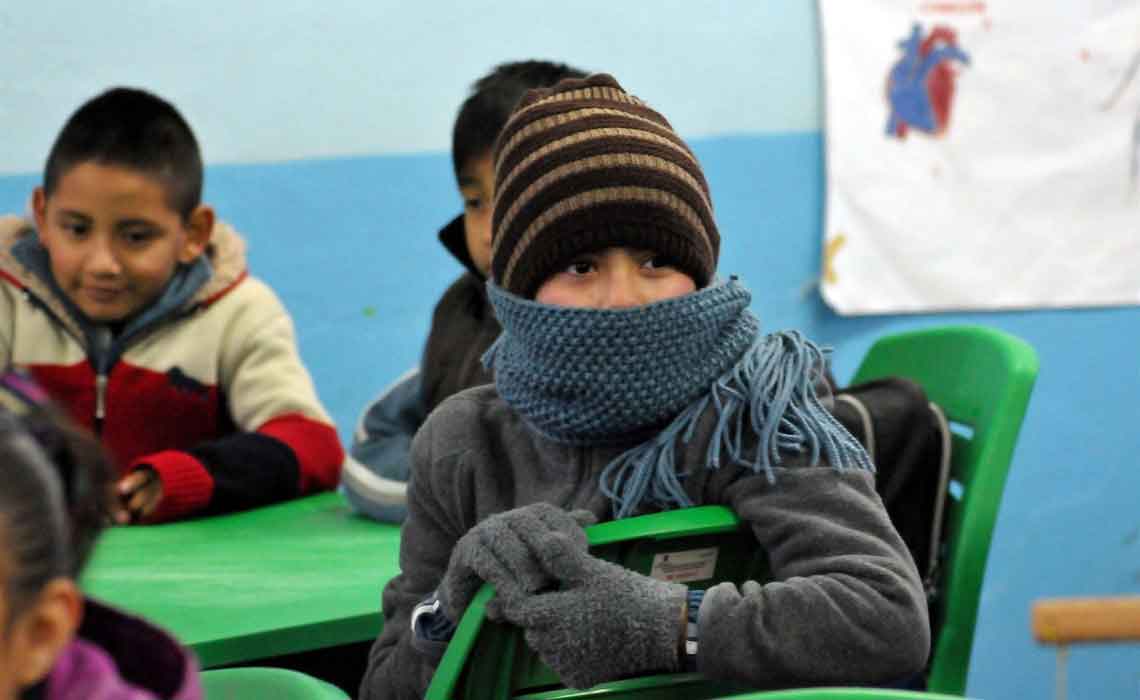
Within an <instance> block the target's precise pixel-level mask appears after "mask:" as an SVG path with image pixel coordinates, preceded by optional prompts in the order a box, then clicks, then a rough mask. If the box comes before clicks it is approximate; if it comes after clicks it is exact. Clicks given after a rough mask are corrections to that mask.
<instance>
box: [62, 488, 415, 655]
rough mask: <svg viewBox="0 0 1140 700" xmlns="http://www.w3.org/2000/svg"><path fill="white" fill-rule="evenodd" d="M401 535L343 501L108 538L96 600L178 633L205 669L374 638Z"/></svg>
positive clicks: (313, 499) (91, 572) (95, 582)
mask: <svg viewBox="0 0 1140 700" xmlns="http://www.w3.org/2000/svg"><path fill="white" fill-rule="evenodd" d="M399 549H400V529H399V527H397V526H395V525H382V524H379V523H375V522H372V521H370V520H365V519H363V518H359V517H356V516H353V515H351V513H350V511H349V509H348V507H347V506H346V505H345V504H344V501H343V500H342V499H341V497H340V496H339V495H337V494H335V493H325V494H320V495H317V496H310V497H308V498H303V499H300V500H297V501H291V502H289V503H282V504H278V505H274V506H268V507H265V508H259V509H257V510H252V511H248V512H245V513H237V514H234V515H224V516H217V517H213V518H205V519H201V520H192V521H187V522H181V523H173V524H170V525H156V526H150V527H117V528H113V529H111V530H110V531H108V532H107V533H105V534H104V536H103V538H102V539H101V540H100V542H99V545H98V548H97V549H96V551H95V556H94V558H93V559H92V562H91V564H90V565H89V566H88V568H87V572H86V573H85V575H84V577H83V587H84V589H85V590H86V591H87V592H88V593H89V594H90V595H92V596H94V597H96V598H99V599H100V600H104V601H107V602H108V603H110V604H112V605H115V606H117V607H120V608H123V609H126V610H129V611H132V612H134V613H137V614H139V615H142V616H144V617H146V618H147V619H149V620H151V621H152V622H155V623H157V624H159V625H161V626H163V627H165V628H166V629H168V630H170V631H171V632H172V633H173V634H174V635H175V636H176V637H178V639H179V640H181V641H182V642H183V643H184V644H186V645H188V646H190V647H191V648H192V649H193V650H194V652H195V653H196V654H197V655H198V659H199V661H200V663H201V664H202V666H203V667H204V668H209V667H213V666H220V665H223V664H232V663H236V662H243V661H251V660H254V659H261V658H265V657H269V656H278V655H281V654H291V653H295V652H299V651H307V650H311V649H319V648H323V647H329V646H335V645H340V644H346V643H351V642H360V641H365V640H369V639H374V638H375V637H376V635H377V634H378V633H379V631H380V625H381V622H382V618H381V616H380V591H381V589H382V588H383V586H384V584H385V583H387V581H388V580H389V579H390V578H392V577H393V576H395V575H396V574H397V573H399V565H398V561H399V558H398V554H399Z"/></svg>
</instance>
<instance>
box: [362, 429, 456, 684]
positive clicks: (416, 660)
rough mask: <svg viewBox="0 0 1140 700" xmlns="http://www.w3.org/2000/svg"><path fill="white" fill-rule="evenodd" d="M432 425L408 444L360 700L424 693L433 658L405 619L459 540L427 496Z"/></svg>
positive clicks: (432, 586) (431, 585)
mask: <svg viewBox="0 0 1140 700" xmlns="http://www.w3.org/2000/svg"><path fill="white" fill-rule="evenodd" d="M432 425H433V423H432V421H430V420H429V421H428V422H427V423H426V424H425V425H424V428H423V429H422V430H421V431H420V432H419V433H418V434H417V435H416V438H415V440H414V441H413V442H412V450H411V460H412V480H411V483H410V484H409V486H408V518H407V520H406V521H405V523H404V527H403V529H402V530H401V534H400V571H401V573H400V575H399V576H397V577H395V578H394V579H392V580H391V581H390V582H389V583H388V585H387V586H386V587H385V588H384V595H383V614H384V628H383V630H381V632H380V637H379V638H378V639H377V640H376V642H375V643H374V644H373V645H372V650H371V651H370V652H369V654H368V668H367V670H366V671H365V673H364V679H363V680H362V682H361V687H360V696H359V697H360V698H361V700H400V699H402V698H409V699H410V698H420V697H423V695H424V693H425V692H426V691H427V687H428V684H429V683H430V682H431V677H432V674H433V673H434V672H435V666H436V663H437V660H438V659H437V658H436V657H435V656H434V655H431V654H425V653H423V652H422V651H420V650H417V649H416V648H415V646H414V644H413V634H412V629H411V613H412V610H413V608H415V606H416V605H417V604H418V603H420V602H421V601H422V600H424V598H426V597H427V596H429V595H430V594H431V593H432V592H433V591H434V590H435V589H436V588H437V587H438V586H439V582H440V581H441V580H442V579H443V574H444V572H445V571H446V569H447V562H448V557H449V556H450V555H451V550H452V548H453V547H454V546H455V541H456V539H457V538H458V536H459V535H461V534H462V533H458V534H456V532H455V530H456V529H457V528H456V526H455V524H454V523H453V522H451V520H450V518H449V517H448V516H447V515H446V514H445V513H444V511H443V509H442V508H441V507H440V506H439V504H438V502H437V501H436V500H435V498H434V495H433V490H432V476H433V474H432V471H431V470H432V468H433V464H432V461H433V454H432V452H433V450H432V444H431V443H432V432H433V429H432Z"/></svg>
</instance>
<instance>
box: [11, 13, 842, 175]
mask: <svg viewBox="0 0 1140 700" xmlns="http://www.w3.org/2000/svg"><path fill="white" fill-rule="evenodd" d="M814 12H815V10H814V3H811V2H808V1H807V0H778V1H777V0H771V1H765V2H757V1H756V0H736V1H731V0H718V1H715V2H692V1H691V0H637V1H632V0H628V1H617V0H574V1H573V2H566V3H545V2H540V1H538V0H532V1H531V2H523V1H522V0H472V1H469V2H462V3H460V2H432V1H430V0H428V1H424V2H416V3H412V2H397V1H396V0H194V1H190V0H102V1H101V2H90V3H87V2H75V1H74V0H41V1H40V2H37V3H32V2H19V1H14V2H10V3H9V2H3V3H0V42H2V43H3V44H4V49H3V51H0V56H3V60H0V134H2V135H3V137H2V138H3V146H2V147H0V173H26V172H35V171H38V170H39V169H40V168H41V167H42V164H43V160H44V158H45V156H46V155H47V151H48V149H49V148H50V146H51V142H52V139H53V138H54V137H55V134H56V132H57V131H58V129H59V127H60V126H61V125H62V124H63V122H64V120H65V119H66V118H67V116H68V115H69V114H70V113H71V112H72V111H73V110H74V109H75V108H76V107H77V106H78V105H79V104H80V103H82V102H83V101H84V100H86V99H87V98H89V97H91V96H92V95H94V94H95V93H97V92H99V91H101V90H103V89H105V88H107V87H109V86H111V85H117V84H126V85H134V86H139V87H144V88H147V89H150V90H153V91H156V92H158V93H159V94H161V95H162V96H164V97H166V98H167V99H170V100H171V101H173V102H174V103H175V104H176V105H178V107H179V108H180V109H181V110H182V111H183V112H184V113H185V115H186V117H187V119H189V121H190V123H191V125H192V126H193V127H194V129H195V131H196V132H197V134H198V137H199V140H200V141H201V143H202V147H203V150H204V152H205V156H206V159H207V161H209V162H211V163H221V162H252V161H267V160H284V159H293V158H308V157H323V156H343V155H356V154H377V153H386V152H408V151H440V150H447V149H448V148H449V147H450V130H451V122H452V119H453V118H454V114H455V110H456V109H457V107H458V105H459V103H460V102H461V101H462V99H463V98H464V96H465V94H466V90H467V87H468V86H469V85H470V83H471V82H472V81H473V80H474V79H475V78H477V77H479V76H480V75H482V74H483V73H485V72H486V71H487V70H488V69H489V68H491V67H492V66H493V65H495V64H497V63H500V62H502V61H506V60H519V59H525V58H550V59H554V60H562V61H566V62H569V63H572V64H574V65H577V66H579V67H581V68H583V69H585V70H604V71H608V72H611V73H613V74H614V75H615V76H616V77H617V78H618V79H619V80H620V81H622V83H623V85H625V86H626V88H627V89H629V90H630V91H631V92H633V93H635V94H637V95H639V96H640V97H642V98H644V99H645V100H646V101H648V102H649V103H650V104H652V105H654V106H655V107H657V108H658V109H660V110H661V111H662V112H663V113H664V114H666V115H667V116H668V117H669V119H670V120H671V121H672V122H673V124H674V126H675V127H676V128H677V129H678V130H679V131H680V132H681V133H682V134H683V135H685V136H686V137H697V136H707V135H713V134H724V133H736V132H756V131H800V130H810V129H817V128H819V125H820V104H819V89H818V81H819V68H818V64H817V56H818V49H817V47H818V43H819V42H818V39H817V36H816V34H815V33H814V30H815V27H816V26H817V25H816V22H815V18H814ZM772 98H775V99H772Z"/></svg>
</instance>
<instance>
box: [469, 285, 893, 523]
mask: <svg viewBox="0 0 1140 700" xmlns="http://www.w3.org/2000/svg"><path fill="white" fill-rule="evenodd" d="M487 290H488V298H489V299H490V301H491V304H492V305H493V306H494V308H495V313H496V315H497V317H498V319H499V323H500V324H501V325H502V327H503V333H502V334H501V335H500V336H499V338H498V340H496V341H495V343H494V345H492V346H491V348H490V349H489V350H488V351H487V353H486V355H484V357H483V363H484V365H485V366H486V367H487V368H488V369H489V370H492V371H493V372H494V376H495V386H496V388H497V390H498V392H499V394H500V396H502V397H503V399H504V400H505V401H506V402H507V403H508V404H509V405H510V406H511V407H512V408H513V409H514V410H516V411H518V412H519V414H520V415H522V416H523V418H524V419H525V420H526V421H527V423H528V424H529V425H530V426H531V427H532V428H534V429H535V430H537V431H538V432H539V433H541V434H542V435H544V436H545V437H547V438H549V439H551V440H554V441H556V442H560V443H563V444H568V445H589V446H609V445H623V444H630V443H631V442H637V443H638V444H636V446H634V447H632V448H630V449H627V450H625V451H624V452H622V453H621V454H620V455H619V456H618V457H617V458H615V459H614V460H613V461H612V462H611V463H610V464H609V465H607V466H606V468H605V469H604V470H603V472H602V475H601V484H600V486H601V489H602V491H603V493H605V494H606V495H607V496H608V497H609V498H610V499H611V500H612V501H613V506H614V516H615V517H616V518H623V517H627V516H630V515H633V514H635V513H637V512H638V511H639V510H641V509H642V508H643V507H656V508H660V509H670V508H677V507H688V506H691V505H693V503H692V501H691V499H690V498H689V497H688V495H687V494H686V493H685V491H684V489H683V487H682V485H681V480H682V479H683V478H684V474H679V473H678V471H677V468H676V466H675V464H674V457H675V451H676V445H677V442H678V440H680V441H682V442H684V443H688V442H689V441H690V440H691V439H692V438H693V433H694V431H695V429H696V426H697V423H698V422H699V420H700V418H701V416H702V415H704V414H705V413H706V412H707V411H708V410H710V409H712V410H715V411H716V422H715V428H714V430H713V433H712V435H711V437H710V438H709V443H708V449H707V452H706V460H705V464H704V466H705V467H706V468H708V469H717V468H719V467H720V466H721V465H722V463H723V462H724V461H725V458H726V457H727V461H728V462H730V463H732V464H740V465H746V466H748V467H750V468H751V469H752V470H753V471H754V472H757V473H760V472H764V473H765V474H766V475H767V477H768V479H769V481H773V482H774V480H775V474H774V472H773V467H775V466H778V465H779V464H780V463H781V453H784V454H786V453H789V452H792V453H803V452H808V453H810V463H811V464H813V465H814V464H818V463H819V461H820V457H821V456H826V459H827V463H828V464H829V465H830V466H832V467H833V468H834V469H837V470H840V471H842V470H846V469H866V470H871V469H872V466H871V462H870V458H869V457H868V456H867V453H866V451H865V450H864V449H863V447H862V445H860V444H859V443H858V441H856V440H855V439H854V438H853V437H852V436H851V434H850V433H848V432H847V430H846V429H844V428H843V426H842V425H840V424H839V422H838V421H837V420H835V418H834V417H832V415H831V414H830V413H829V412H828V411H827V410H826V409H825V408H824V407H823V406H822V405H821V404H820V402H819V399H818V398H817V396H816V393H815V383H816V381H817V380H818V379H819V378H820V376H821V373H822V371H823V368H824V362H825V353H824V351H823V350H822V349H820V347H819V346H817V345H815V344H814V343H812V342H811V341H809V340H807V339H806V338H804V337H803V336H802V335H801V334H799V333H798V332H795V331H783V332H778V333H772V334H770V335H765V336H761V335H760V334H759V322H758V320H757V319H756V316H755V315H753V313H752V312H751V311H750V310H749V309H748V304H749V302H750V301H751V299H752V295H751V294H750V293H749V291H748V290H747V289H746V288H745V287H744V286H743V285H742V284H741V283H740V282H739V281H738V280H737V279H736V278H735V277H733V278H731V279H729V280H728V281H725V282H721V281H718V282H714V283H713V284H712V285H710V286H708V287H706V288H704V289H701V290H698V291H696V292H693V293H691V294H686V295H684V296H681V297H676V298H673V299H668V300H665V301H661V302H656V303H653V304H649V305H646V306H639V307H635V308H630V309H619V310H611V309H583V308H571V307H563V306H550V305H546V304H540V303H538V302H535V301H531V300H528V299H524V298H521V297H519V296H516V295H514V294H512V293H510V292H507V291H506V290H504V289H502V288H501V287H499V286H497V285H495V284H494V283H492V282H488V284H487ZM748 432H751V433H752V436H749V435H747V433H748ZM753 436H754V437H755V439H752V437H753ZM752 445H754V446H755V448H754V449H752V448H751V446H752Z"/></svg>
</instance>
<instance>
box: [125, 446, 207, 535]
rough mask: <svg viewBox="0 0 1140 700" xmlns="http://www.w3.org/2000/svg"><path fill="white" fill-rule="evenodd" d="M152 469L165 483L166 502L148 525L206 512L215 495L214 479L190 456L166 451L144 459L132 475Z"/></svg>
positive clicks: (134, 464) (162, 501)
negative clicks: (148, 468) (138, 471)
mask: <svg viewBox="0 0 1140 700" xmlns="http://www.w3.org/2000/svg"><path fill="white" fill-rule="evenodd" d="M143 467H150V468H151V469H153V470H154V471H155V473H157V474H158V478H159V480H160V481H161V482H162V500H160V501H159V502H158V508H156V509H155V511H154V512H153V513H151V515H150V517H148V518H147V519H146V521H147V522H151V523H155V522H163V521H166V520H174V519H175V518H181V517H183V516H186V515H189V514H191V513H194V512H196V511H199V510H202V509H203V508H205V507H206V506H207V505H208V504H209V503H210V497H211V496H212V495H213V493H214V479H213V477H211V476H210V472H208V471H206V467H205V466H203V465H202V463H201V462H199V461H198V460H197V459H194V457H193V456H191V455H190V454H188V453H186V452H181V451H179V450H164V451H162V452H155V453H154V454H150V455H147V456H145V457H140V458H139V459H137V460H135V462H134V463H133V464H131V467H130V469H131V471H134V470H135V469H141V468H143Z"/></svg>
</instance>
